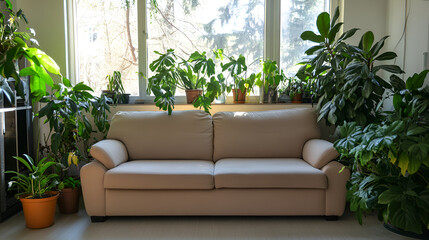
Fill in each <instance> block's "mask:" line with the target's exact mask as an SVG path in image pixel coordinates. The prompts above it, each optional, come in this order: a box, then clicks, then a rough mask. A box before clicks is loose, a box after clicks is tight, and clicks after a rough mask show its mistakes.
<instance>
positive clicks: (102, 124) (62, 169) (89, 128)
mask: <svg viewBox="0 0 429 240" xmlns="http://www.w3.org/2000/svg"><path fill="white" fill-rule="evenodd" d="M52 91H53V93H52V94H51V95H48V96H45V97H44V98H42V99H41V100H40V101H41V102H42V103H44V106H43V107H42V108H41V109H40V111H39V113H38V114H37V116H38V117H39V118H44V117H46V119H45V120H44V123H45V124H48V125H49V129H50V131H49V134H48V136H47V138H48V139H47V140H50V142H51V145H50V148H49V151H48V154H49V156H50V158H51V159H55V160H56V161H57V162H58V163H59V164H58V173H59V175H60V176H61V179H65V178H66V177H67V170H68V169H69V167H70V165H72V164H74V165H77V164H78V162H79V161H80V160H84V161H87V160H88V152H89V147H90V146H91V144H92V143H93V141H96V139H95V138H94V137H93V134H94V133H95V132H96V130H97V131H98V132H101V133H103V134H104V135H105V134H106V133H107V131H108V129H109V126H110V125H109V121H108V120H107V117H108V116H107V112H110V107H109V105H108V98H107V97H106V96H101V97H100V98H98V97H94V96H93V95H92V94H91V92H92V89H91V88H90V87H89V86H87V85H85V84H84V83H82V82H80V83H78V84H76V85H74V86H73V85H71V84H70V82H69V81H68V80H66V79H64V81H63V83H58V84H54V86H53V88H52ZM89 116H91V117H92V118H93V122H94V125H95V127H96V128H95V129H94V128H93V125H92V121H90V119H89Z"/></svg>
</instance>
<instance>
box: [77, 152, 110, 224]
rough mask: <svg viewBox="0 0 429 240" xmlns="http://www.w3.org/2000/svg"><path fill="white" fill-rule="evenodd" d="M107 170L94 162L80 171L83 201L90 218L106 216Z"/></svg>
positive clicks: (97, 162)
mask: <svg viewBox="0 0 429 240" xmlns="http://www.w3.org/2000/svg"><path fill="white" fill-rule="evenodd" d="M106 171H107V168H106V167H105V166H104V165H103V164H101V163H100V162H99V161H97V160H95V161H92V162H90V163H88V164H86V165H84V166H83V167H82V169H81V170H80V179H81V182H82V193H83V201H84V203H85V209H86V212H87V213H88V216H106V196H105V190H104V174H105V173H106Z"/></svg>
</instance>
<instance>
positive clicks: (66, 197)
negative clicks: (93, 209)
mask: <svg viewBox="0 0 429 240" xmlns="http://www.w3.org/2000/svg"><path fill="white" fill-rule="evenodd" d="M79 197H80V188H64V189H63V190H61V192H60V197H59V198H58V207H59V209H60V213H62V214H72V213H77V211H78V210H79Z"/></svg>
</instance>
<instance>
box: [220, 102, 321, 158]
mask: <svg viewBox="0 0 429 240" xmlns="http://www.w3.org/2000/svg"><path fill="white" fill-rule="evenodd" d="M213 126H214V155H213V159H214V161H217V160H219V159H222V158H302V150H303V146H304V143H305V142H306V141H308V140H309V139H313V138H320V131H319V129H318V126H317V121H316V114H315V112H314V110H313V109H304V108H299V109H285V110H273V111H261V112H218V113H216V114H214V115H213Z"/></svg>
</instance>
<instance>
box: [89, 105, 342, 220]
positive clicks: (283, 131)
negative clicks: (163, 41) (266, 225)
mask: <svg viewBox="0 0 429 240" xmlns="http://www.w3.org/2000/svg"><path fill="white" fill-rule="evenodd" d="M91 154H92V156H93V157H94V158H95V160H94V161H92V162H91V163H89V164H87V165H85V166H84V167H83V168H82V170H81V180H82V189H83V196H84V202H85V208H86V211H87V213H88V215H89V216H91V218H92V220H93V221H102V220H104V219H105V217H106V216H133V215H139V216H149V215H158V216H159V215H321V216H341V215H342V214H343V211H344V208H345V201H346V187H345V185H346V182H347V180H348V179H349V177H350V173H349V171H348V170H347V169H345V170H344V171H342V172H340V170H341V169H342V167H343V165H341V164H340V163H338V162H337V161H332V160H334V159H335V158H336V157H337V156H338V153H337V152H336V151H335V149H334V148H333V146H332V144H331V143H330V142H327V141H325V140H321V139H320V131H319V129H318V127H317V124H316V118H315V113H314V112H313V110H311V109H289V110H276V111H264V112H247V113H245V112H219V113H216V114H214V115H213V117H212V116H210V115H209V114H207V113H205V112H203V111H199V110H195V111H174V112H173V114H172V115H171V116H168V115H167V113H165V112H118V113H116V114H115V115H114V117H113V118H112V122H111V128H110V131H109V133H108V136H107V139H106V140H103V141H100V142H98V143H96V144H95V145H94V146H92V148H91Z"/></svg>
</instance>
